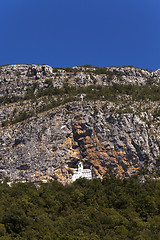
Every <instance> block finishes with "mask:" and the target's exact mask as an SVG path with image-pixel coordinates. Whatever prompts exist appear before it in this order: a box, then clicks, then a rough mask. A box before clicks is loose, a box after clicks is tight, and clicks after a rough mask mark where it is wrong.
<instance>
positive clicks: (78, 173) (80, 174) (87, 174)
mask: <svg viewBox="0 0 160 240" xmlns="http://www.w3.org/2000/svg"><path fill="white" fill-rule="evenodd" d="M78 178H87V179H92V171H91V169H83V163H82V162H79V163H78V168H77V169H75V170H74V174H73V176H72V180H73V182H74V181H76V179H78Z"/></svg>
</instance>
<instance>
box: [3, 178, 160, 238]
mask: <svg viewBox="0 0 160 240" xmlns="http://www.w3.org/2000/svg"><path fill="white" fill-rule="evenodd" d="M2 239H3V240H10V239H19V240H20V239H26V240H36V239H38V240H40V239H45V240H51V239H57V240H62V239H63V240H67V239H68V240H99V239H104V240H116V239H121V240H123V239H133V240H144V239H145V240H150V239H154V240H156V239H160V182H159V181H156V180H151V179H147V180H146V181H145V183H141V182H140V181H139V178H138V176H137V175H135V176H132V177H130V178H125V179H119V178H116V177H115V176H113V175H107V176H105V177H104V178H103V180H100V179H92V180H87V179H84V178H82V179H78V180H76V181H75V182H74V183H73V184H69V185H65V186H64V185H62V184H61V183H60V182H57V181H52V182H49V183H39V184H38V185H35V184H34V183H13V184H12V186H11V187H9V186H8V184H7V180H5V181H4V182H3V183H1V184H0V240H2Z"/></svg>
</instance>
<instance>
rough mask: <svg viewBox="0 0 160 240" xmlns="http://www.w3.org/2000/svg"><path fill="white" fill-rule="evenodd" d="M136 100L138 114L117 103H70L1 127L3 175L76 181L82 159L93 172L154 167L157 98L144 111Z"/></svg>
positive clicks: (124, 172)
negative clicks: (75, 170)
mask: <svg viewBox="0 0 160 240" xmlns="http://www.w3.org/2000/svg"><path fill="white" fill-rule="evenodd" d="M133 105H134V106H132V107H134V110H135V113H122V114H119V113H116V111H117V109H118V106H116V105H115V103H113V102H108V103H107V104H106V103H105V105H104V103H103V102H100V101H99V102H74V103H68V104H66V105H64V106H61V107H58V108H54V109H52V110H50V111H47V112H44V113H41V114H39V115H38V116H36V117H32V118H30V119H28V120H25V121H22V122H20V123H17V124H14V125H11V126H8V127H6V128H1V131H0V142H1V145H0V177H1V179H3V178H4V177H9V178H10V179H11V180H16V181H20V180H21V181H25V180H27V181H39V180H49V179H58V180H60V181H62V182H72V174H73V168H74V167H75V166H76V164H77V163H78V162H79V161H80V160H82V161H83V163H84V166H85V167H87V168H88V167H89V166H90V165H92V166H93V175H94V176H99V175H103V174H106V173H111V172H112V173H114V174H116V175H117V176H121V177H122V176H126V177H127V176H130V175H131V174H133V173H136V172H137V171H138V170H139V169H140V168H141V167H142V166H147V167H148V168H150V170H151V169H152V168H153V167H154V166H156V164H157V163H158V162H156V160H158V157H159V155H160V149H159V146H160V141H159V136H160V127H159V118H154V117H153V112H154V108H156V107H158V103H156V104H155V103H154V104H153V103H151V102H150V103H147V104H144V106H143V107H142V109H141V111H140V106H139V104H138V103H134V104H133ZM141 105H142V104H141ZM153 105H154V107H153ZM113 108H114V109H115V111H114V112H113ZM146 109H150V111H148V112H146ZM136 112H137V113H138V114H136Z"/></svg>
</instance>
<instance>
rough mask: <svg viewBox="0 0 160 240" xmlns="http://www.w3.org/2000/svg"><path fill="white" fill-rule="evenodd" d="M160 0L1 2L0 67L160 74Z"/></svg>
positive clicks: (29, 0) (31, 0)
mask: <svg viewBox="0 0 160 240" xmlns="http://www.w3.org/2000/svg"><path fill="white" fill-rule="evenodd" d="M159 11H160V1H159V0H1V1H0V65H3V64H19V63H27V64H33V63H35V64H49V65H51V66H53V67H69V66H77V65H83V64H91V65H94V66H100V67H103V66H122V65H134V66H136V67H142V68H148V69H153V70H156V69H158V68H160V14H159Z"/></svg>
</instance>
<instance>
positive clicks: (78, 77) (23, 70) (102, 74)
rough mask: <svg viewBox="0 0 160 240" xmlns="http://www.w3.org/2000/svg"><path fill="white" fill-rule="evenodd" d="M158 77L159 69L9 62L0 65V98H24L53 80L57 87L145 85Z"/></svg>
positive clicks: (54, 85)
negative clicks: (58, 65) (61, 65)
mask: <svg viewBox="0 0 160 240" xmlns="http://www.w3.org/2000/svg"><path fill="white" fill-rule="evenodd" d="M159 80H160V70H157V71H154V72H149V71H147V70H143V69H139V68H134V67H108V68H103V69H99V68H87V67H74V68H69V69H55V68H52V67H50V66H47V65H23V64H21V65H7V66H1V67H0V97H4V96H6V95H9V96H10V97H13V96H16V97H24V96H25V94H26V93H27V91H28V90H30V89H31V88H32V89H33V91H34V93H35V94H36V92H37V91H38V90H39V89H45V88H46V87H48V84H51V83H52V85H53V87H55V88H62V87H63V85H64V84H70V85H72V86H89V85H101V86H110V85H113V84H131V85H144V84H146V83H147V82H148V81H149V82H152V83H155V84H158V83H159Z"/></svg>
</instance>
